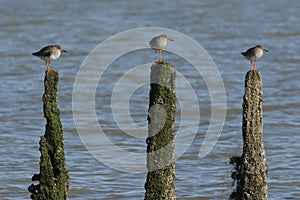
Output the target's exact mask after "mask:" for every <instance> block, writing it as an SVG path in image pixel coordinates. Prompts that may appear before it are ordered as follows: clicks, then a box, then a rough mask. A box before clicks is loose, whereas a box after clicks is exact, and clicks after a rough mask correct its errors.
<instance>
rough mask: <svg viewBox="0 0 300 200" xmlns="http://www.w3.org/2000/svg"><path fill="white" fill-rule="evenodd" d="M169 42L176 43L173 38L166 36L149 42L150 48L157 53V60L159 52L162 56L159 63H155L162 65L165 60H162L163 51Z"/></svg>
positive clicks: (163, 35)
mask: <svg viewBox="0 0 300 200" xmlns="http://www.w3.org/2000/svg"><path fill="white" fill-rule="evenodd" d="M168 40H170V41H174V40H172V39H171V38H169V37H168V36H167V35H166V34H162V35H159V36H157V37H154V38H152V40H151V41H150V42H149V44H150V47H151V48H152V49H153V50H154V52H155V58H156V59H157V52H159V54H160V59H159V60H158V61H155V62H156V63H162V62H163V60H162V58H161V55H162V50H163V48H165V47H166V46H167V44H168Z"/></svg>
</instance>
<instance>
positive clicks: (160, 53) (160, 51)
mask: <svg viewBox="0 0 300 200" xmlns="http://www.w3.org/2000/svg"><path fill="white" fill-rule="evenodd" d="M159 55H160V57H159V58H160V59H159V62H160V63H162V62H163V60H162V58H161V57H162V56H161V55H162V49H160V50H159Z"/></svg>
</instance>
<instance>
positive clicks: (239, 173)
mask: <svg viewBox="0 0 300 200" xmlns="http://www.w3.org/2000/svg"><path fill="white" fill-rule="evenodd" d="M242 131H243V142H244V145H243V154H242V156H241V157H232V158H231V164H234V163H235V165H236V167H235V172H233V174H232V178H233V179H236V180H237V190H236V191H235V192H233V193H232V194H231V198H232V199H241V200H242V199H243V200H244V199H247V200H256V199H259V200H265V199H267V196H268V187H267V181H266V179H267V171H268V167H267V164H266V156H265V150H264V145H263V117H262V80H261V74H260V72H259V71H254V70H251V71H249V72H248V73H247V75H246V79H245V95H244V101H243V125H242Z"/></svg>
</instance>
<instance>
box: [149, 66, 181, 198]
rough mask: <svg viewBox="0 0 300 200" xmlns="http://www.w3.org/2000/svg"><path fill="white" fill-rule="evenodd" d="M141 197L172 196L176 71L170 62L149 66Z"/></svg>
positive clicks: (173, 187)
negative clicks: (145, 163) (145, 164)
mask: <svg viewBox="0 0 300 200" xmlns="http://www.w3.org/2000/svg"><path fill="white" fill-rule="evenodd" d="M150 79H151V89H150V95H149V96H150V100H149V110H148V138H147V141H146V142H147V168H148V174H147V180H146V183H145V190H146V193H145V200H158V199H168V200H172V199H176V198H175V195H174V190H175V184H174V180H175V161H174V131H175V125H174V124H175V114H176V94H175V84H176V73H175V70H174V69H173V66H172V64H169V63H166V62H163V63H161V64H153V65H152V67H151V77H150Z"/></svg>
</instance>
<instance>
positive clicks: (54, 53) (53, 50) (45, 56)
mask: <svg viewBox="0 0 300 200" xmlns="http://www.w3.org/2000/svg"><path fill="white" fill-rule="evenodd" d="M62 52H65V53H67V51H65V50H63V49H62V48H61V46H60V45H49V46H46V47H44V48H42V49H41V50H39V51H37V52H34V53H32V55H34V56H37V57H39V58H40V59H42V60H44V61H46V66H47V71H48V72H50V71H51V70H52V69H51V67H50V62H51V61H52V60H56V59H58V58H59V57H60V55H61V53H62Z"/></svg>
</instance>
